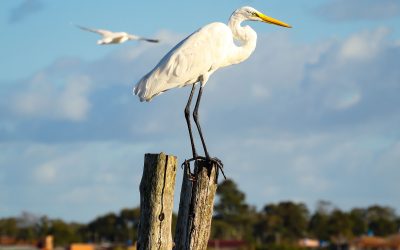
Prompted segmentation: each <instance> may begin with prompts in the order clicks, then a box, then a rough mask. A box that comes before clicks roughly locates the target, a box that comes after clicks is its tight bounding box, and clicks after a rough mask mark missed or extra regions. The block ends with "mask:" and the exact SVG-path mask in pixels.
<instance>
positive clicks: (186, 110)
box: [185, 84, 197, 158]
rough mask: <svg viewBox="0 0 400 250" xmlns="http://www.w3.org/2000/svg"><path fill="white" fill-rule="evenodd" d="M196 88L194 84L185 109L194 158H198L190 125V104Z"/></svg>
mask: <svg viewBox="0 0 400 250" xmlns="http://www.w3.org/2000/svg"><path fill="white" fill-rule="evenodd" d="M195 88H196V85H195V84H193V86H192V91H191V92H190V96H189V99H188V102H187V104H186V108H185V118H186V123H187V126H188V130H189V136H190V145H191V146H192V153H193V158H196V157H197V153H196V148H195V146H194V140H193V134H192V126H191V124H190V104H191V103H192V98H193V93H194V89H195Z"/></svg>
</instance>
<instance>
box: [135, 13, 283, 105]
mask: <svg viewBox="0 0 400 250" xmlns="http://www.w3.org/2000/svg"><path fill="white" fill-rule="evenodd" d="M246 20H250V21H263V22H267V23H272V24H277V25H281V26H284V27H290V26H289V25H288V24H286V23H283V22H281V21H278V20H276V19H273V18H271V17H267V16H266V15H264V14H262V13H260V12H259V11H257V10H255V9H254V8H252V7H242V8H240V9H238V10H236V11H235V12H233V14H232V15H231V18H230V19H229V23H228V25H226V24H224V23H220V22H215V23H210V24H208V25H206V26H204V27H202V28H200V29H199V30H197V31H196V32H194V33H193V34H191V35H190V36H188V37H187V38H186V39H184V40H183V41H181V42H180V43H179V44H177V45H176V46H175V47H174V48H173V49H172V50H171V51H169V52H168V53H167V54H166V55H165V56H164V57H163V58H162V59H161V61H160V62H159V63H158V64H157V65H156V66H155V68H154V69H153V70H152V71H150V72H149V73H148V74H147V75H145V76H144V77H143V78H142V79H141V80H140V81H139V82H138V83H137V84H136V86H135V88H134V94H135V95H138V96H139V98H140V100H141V101H150V100H151V99H152V98H153V97H154V96H157V95H159V94H161V93H163V92H165V91H167V90H169V89H172V88H177V87H178V88H179V87H183V86H186V85H191V84H194V83H197V82H200V83H201V84H202V86H204V85H205V84H206V82H207V80H208V78H209V77H210V75H211V74H212V73H213V72H214V71H216V70H217V69H219V68H221V67H225V66H229V65H232V64H237V63H240V62H242V61H244V60H246V59H247V58H248V57H249V56H250V55H251V53H253V51H254V49H255V47H256V41H257V33H256V32H255V31H254V30H253V29H252V28H250V26H241V23H242V22H243V21H246ZM235 40H236V41H237V42H239V43H240V45H236V44H235Z"/></svg>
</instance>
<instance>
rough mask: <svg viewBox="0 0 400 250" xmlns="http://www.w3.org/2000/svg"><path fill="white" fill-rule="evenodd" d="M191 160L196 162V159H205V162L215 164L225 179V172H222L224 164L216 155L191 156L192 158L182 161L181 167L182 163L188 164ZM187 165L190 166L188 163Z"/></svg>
mask: <svg viewBox="0 0 400 250" xmlns="http://www.w3.org/2000/svg"><path fill="white" fill-rule="evenodd" d="M191 161H194V162H197V161H205V162H207V163H208V164H209V165H212V164H215V165H217V168H218V170H219V171H221V173H222V175H223V176H224V179H225V180H226V176H225V173H224V170H223V168H224V164H223V163H222V161H221V160H220V159H218V158H217V157H204V156H196V157H193V158H191V159H188V160H185V161H184V162H183V163H182V167H183V166H184V165H186V164H190V162H191ZM189 166H190V165H189ZM189 169H190V167H189Z"/></svg>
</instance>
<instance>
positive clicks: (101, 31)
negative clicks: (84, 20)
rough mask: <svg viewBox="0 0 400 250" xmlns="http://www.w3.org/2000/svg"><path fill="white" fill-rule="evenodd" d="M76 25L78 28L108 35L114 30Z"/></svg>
mask: <svg viewBox="0 0 400 250" xmlns="http://www.w3.org/2000/svg"><path fill="white" fill-rule="evenodd" d="M76 27H78V28H80V29H82V30H86V31H90V32H94V33H97V34H100V35H102V36H107V35H110V34H112V33H113V32H111V31H109V30H102V29H91V28H87V27H83V26H80V25H76Z"/></svg>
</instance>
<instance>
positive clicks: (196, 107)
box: [193, 85, 210, 159]
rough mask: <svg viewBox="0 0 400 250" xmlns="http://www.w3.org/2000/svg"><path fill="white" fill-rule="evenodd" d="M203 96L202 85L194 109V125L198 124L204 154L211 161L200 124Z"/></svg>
mask: <svg viewBox="0 0 400 250" xmlns="http://www.w3.org/2000/svg"><path fill="white" fill-rule="evenodd" d="M202 95H203V86H201V85H200V90H199V94H198V95H197V100H196V106H195V107H194V110H193V119H194V123H196V126H197V130H198V131H199V135H200V139H201V143H202V144H203V149H204V154H205V156H206V158H207V159H209V158H210V155H209V154H208V151H207V146H206V143H205V141H204V137H203V133H202V132H201V127H200V123H199V106H200V100H201V96H202Z"/></svg>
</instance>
